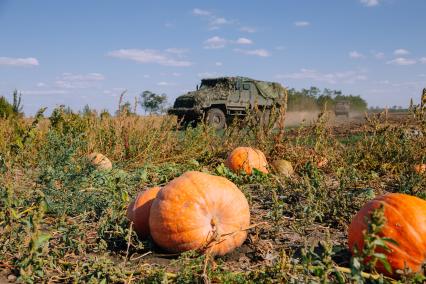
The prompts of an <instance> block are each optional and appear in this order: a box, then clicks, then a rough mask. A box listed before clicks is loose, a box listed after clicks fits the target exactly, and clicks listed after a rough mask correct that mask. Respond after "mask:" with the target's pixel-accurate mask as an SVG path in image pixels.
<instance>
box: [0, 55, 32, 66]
mask: <svg viewBox="0 0 426 284" xmlns="http://www.w3.org/2000/svg"><path fill="white" fill-rule="evenodd" d="M0 65H8V66H17V67H24V66H38V65H39V62H38V60H37V58H34V57H27V58H12V57H0Z"/></svg>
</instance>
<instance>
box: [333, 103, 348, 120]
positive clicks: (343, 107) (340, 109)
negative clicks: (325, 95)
mask: <svg viewBox="0 0 426 284" xmlns="http://www.w3.org/2000/svg"><path fill="white" fill-rule="evenodd" d="M349 111H350V104H349V102H348V101H337V102H336V105H335V106H334V114H335V115H336V116H339V115H344V116H346V117H349Z"/></svg>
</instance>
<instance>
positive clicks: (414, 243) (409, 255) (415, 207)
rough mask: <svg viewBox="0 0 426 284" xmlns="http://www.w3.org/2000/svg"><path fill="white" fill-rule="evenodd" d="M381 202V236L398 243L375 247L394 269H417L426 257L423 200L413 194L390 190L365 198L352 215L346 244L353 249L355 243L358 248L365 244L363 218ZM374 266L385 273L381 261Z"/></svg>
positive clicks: (364, 223)
mask: <svg viewBox="0 0 426 284" xmlns="http://www.w3.org/2000/svg"><path fill="white" fill-rule="evenodd" d="M381 205H383V206H384V216H385V218H386V224H385V225H384V227H383V229H382V232H381V233H380V235H381V237H387V238H391V239H393V240H394V241H396V242H397V243H398V245H395V244H393V243H389V242H388V243H387V246H388V247H389V248H390V250H391V251H390V252H385V251H383V250H380V249H378V252H382V253H385V254H386V256H387V260H388V262H389V264H390V265H391V267H392V270H393V274H394V275H395V270H403V269H404V267H405V266H406V267H408V268H410V269H411V270H412V271H413V272H419V271H420V269H421V267H422V264H423V263H424V261H426V201H425V200H423V199H420V198H417V197H415V196H410V195H406V194H399V193H391V194H386V195H382V196H379V197H376V198H375V199H373V200H371V201H370V202H368V203H367V204H366V205H365V206H364V207H363V208H362V209H361V210H360V211H359V212H358V213H357V214H356V215H355V217H354V218H353V219H352V222H351V224H350V226H349V231H348V237H349V239H348V244H349V248H350V250H351V251H352V252H354V247H355V246H356V247H357V248H358V250H361V249H362V247H363V245H364V238H363V232H364V231H365V230H366V229H367V223H366V220H365V218H370V216H371V213H372V212H373V211H374V210H375V209H377V208H379V207H380V206H381ZM376 269H377V270H378V271H379V272H382V273H384V274H387V275H388V274H389V273H388V272H387V271H386V269H385V268H384V266H383V264H381V263H380V262H378V263H377V267H376Z"/></svg>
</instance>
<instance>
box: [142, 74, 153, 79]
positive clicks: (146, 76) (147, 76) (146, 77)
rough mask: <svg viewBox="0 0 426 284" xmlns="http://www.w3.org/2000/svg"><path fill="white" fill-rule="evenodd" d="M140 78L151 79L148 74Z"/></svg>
mask: <svg viewBox="0 0 426 284" xmlns="http://www.w3.org/2000/svg"><path fill="white" fill-rule="evenodd" d="M142 77H144V78H145V79H148V78H151V75H149V74H144V75H143V76H142Z"/></svg>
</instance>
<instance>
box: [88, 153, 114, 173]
mask: <svg viewBox="0 0 426 284" xmlns="http://www.w3.org/2000/svg"><path fill="white" fill-rule="evenodd" d="M87 159H89V161H90V163H91V164H92V165H93V166H94V167H95V168H96V169H98V170H110V169H112V163H111V161H110V160H109V159H108V158H107V157H105V156H104V155H102V154H101V153H96V152H95V153H91V154H90V155H88V156H87Z"/></svg>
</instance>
